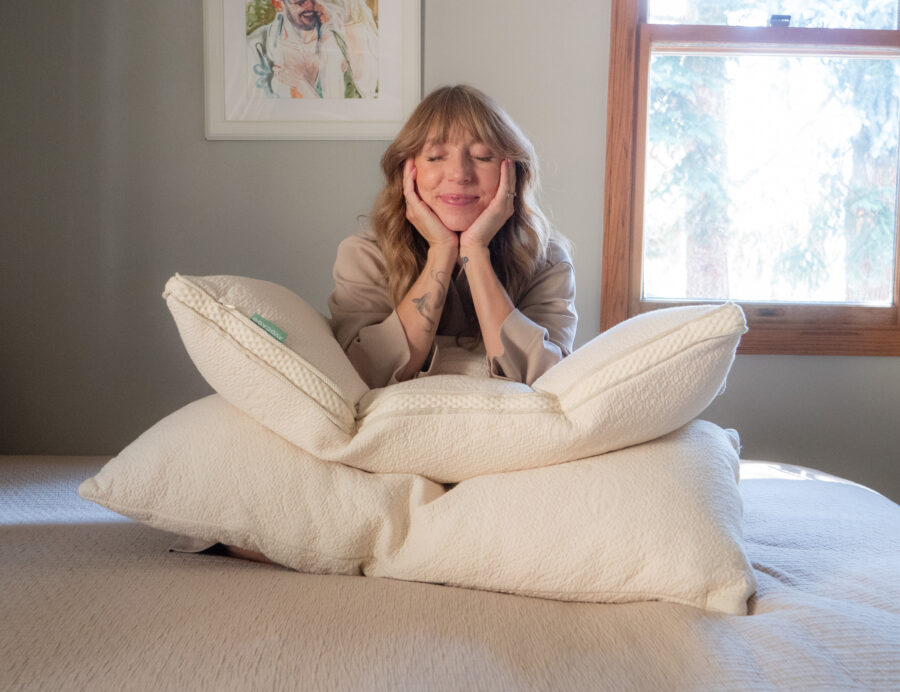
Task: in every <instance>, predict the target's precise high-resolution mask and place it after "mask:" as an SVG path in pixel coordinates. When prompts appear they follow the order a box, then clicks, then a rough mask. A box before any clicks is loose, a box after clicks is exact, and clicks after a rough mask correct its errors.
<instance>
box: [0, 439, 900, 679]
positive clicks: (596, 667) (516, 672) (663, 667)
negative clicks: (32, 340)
mask: <svg viewBox="0 0 900 692" xmlns="http://www.w3.org/2000/svg"><path fill="white" fill-rule="evenodd" d="M105 461H106V458H97V457H95V458H85V457H78V458H75V457H0V689H4V690H30V689H67V690H82V689H84V690H87V689H90V690H104V689H116V690H146V689H155V690H169V689H216V690H223V689H251V688H252V689H336V690H351V689H352V690H404V689H436V690H443V689H447V690H460V689H503V690H517V689H524V690H560V689H571V690H584V689H599V688H607V689H723V688H729V689H785V688H795V689H796V688H805V689H841V690H844V689H898V688H900V507H898V505H896V504H894V503H893V502H891V501H890V500H888V499H887V498H885V497H883V496H881V495H879V494H878V493H875V492H873V491H871V490H869V489H867V488H864V487H862V486H859V485H856V484H854V483H851V482H849V481H845V480H843V479H840V478H836V477H834V476H829V475H827V474H824V473H821V472H818V471H814V470H811V469H803V468H799V467H790V466H785V465H779V464H774V463H761V462H744V463H742V480H741V486H740V487H741V494H742V497H743V500H744V522H745V525H744V533H745V539H746V549H747V553H748V555H749V557H750V559H751V562H752V564H753V567H754V570H755V572H756V578H757V581H758V583H759V589H758V592H757V595H756V596H754V597H753V598H752V599H751V602H750V615H748V616H730V615H720V614H710V613H708V612H703V611H701V610H697V609H695V608H692V607H689V606H681V605H676V604H671V603H661V602H647V603H634V604H625V605H606V604H588V603H563V602H557V601H550V600H541V599H535V598H526V597H522V596H512V595H505V594H499V593H490V592H482V591H474V590H469V589H458V588H452V587H446V586H440V585H434V584H421V583H413V582H401V581H395V580H390V579H376V578H366V577H345V576H316V575H307V574H300V573H297V572H293V571H290V570H288V569H285V568H282V567H278V566H274V565H264V564H258V563H252V562H247V561H243V560H237V559H233V558H228V557H220V556H211V555H193V554H183V553H174V552H170V551H169V550H168V548H169V546H170V545H171V543H172V538H173V537H172V536H171V535H170V534H166V533H163V532H161V531H158V530H155V529H152V528H149V527H146V526H144V525H141V524H138V523H135V522H132V521H129V520H127V519H124V518H123V517H120V516H118V515H116V514H113V513H112V512H109V511H108V510H105V509H103V508H102V507H99V506H98V505H95V504H92V503H89V502H86V501H84V500H82V499H81V498H79V497H78V495H77V493H76V488H77V486H78V484H79V483H80V482H81V481H83V480H84V479H86V478H88V477H90V476H92V475H94V474H95V473H96V472H97V471H98V470H99V468H100V466H101V465H102V464H103V462H105Z"/></svg>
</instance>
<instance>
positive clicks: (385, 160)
mask: <svg viewBox="0 0 900 692" xmlns="http://www.w3.org/2000/svg"><path fill="white" fill-rule="evenodd" d="M459 132H465V133H467V134H469V135H471V136H472V137H473V138H475V139H476V140H478V141H479V142H482V143H483V144H485V145H487V146H488V147H490V149H491V150H492V151H493V152H494V154H495V155H496V156H499V157H501V158H503V157H508V158H509V159H510V161H513V162H515V165H516V197H515V202H514V207H515V211H514V212H513V215H512V216H511V217H510V219H509V220H508V221H507V222H506V223H505V224H504V225H503V227H502V228H501V229H500V230H499V231H498V232H497V234H496V235H495V236H494V238H493V239H492V240H491V242H490V245H489V249H490V253H491V264H492V265H493V267H494V271H495V272H496V273H497V278H498V279H499V280H500V282H501V283H502V284H503V287H504V288H505V289H506V292H507V293H508V294H509V297H510V299H512V301H513V303H515V302H516V301H517V300H518V298H519V297H520V296H521V295H522V293H523V292H524V290H525V289H526V288H527V286H528V283H529V282H530V281H531V279H532V278H533V277H534V275H535V273H536V272H537V271H538V270H539V269H540V268H541V266H542V265H543V264H544V263H545V262H546V258H547V247H548V244H549V242H550V240H551V238H552V239H555V240H557V242H560V243H562V244H563V245H567V244H568V241H566V239H565V238H563V237H562V236H561V235H559V234H558V233H556V232H555V231H554V230H553V229H551V227H550V224H549V222H548V221H547V218H546V216H544V213H543V212H542V211H541V209H540V207H539V206H538V203H537V199H536V192H537V189H538V163H537V157H536V155H535V152H534V147H533V146H532V144H531V142H529V141H528V139H527V138H526V137H525V135H524V134H522V131H521V130H520V129H519V128H518V126H516V124H515V123H514V122H513V121H512V119H510V117H509V116H508V115H507V114H506V113H505V112H504V111H503V109H502V108H500V107H499V106H498V105H497V104H495V103H494V102H493V101H492V100H491V99H490V98H488V97H487V96H486V95H485V94H483V93H482V92H481V91H479V90H478V89H475V88H474V87H470V86H466V85H457V86H446V87H441V88H439V89H436V90H435V91H433V92H431V93H430V94H429V95H428V96H426V97H425V99H424V100H423V101H422V102H421V103H420V104H419V105H418V106H417V107H416V109H415V110H414V111H413V113H412V115H411V116H410V117H409V120H407V121H406V124H405V125H404V126H403V129H402V130H400V134H398V135H397V137H396V139H394V141H393V142H392V143H391V144H390V146H388V148H387V151H385V152H384V156H382V158H381V169H382V171H383V172H384V177H385V185H384V187H383V188H382V190H381V192H380V193H379V194H378V197H377V198H376V200H375V206H374V208H373V209H372V215H371V220H372V228H373V230H374V232H375V235H376V237H377V239H378V245H379V247H380V249H381V252H382V254H383V255H384V258H385V261H386V263H387V275H388V283H389V287H390V292H391V297H392V299H393V301H394V305H395V306H396V305H398V304H399V303H400V301H401V300H402V299H403V297H404V296H405V295H406V293H407V291H409V288H410V287H411V286H412V284H413V283H414V282H415V280H416V278H417V277H418V276H419V274H420V273H421V271H422V269H423V267H424V266H425V259H426V254H427V252H428V243H427V241H426V240H425V239H424V238H423V237H422V236H421V235H420V234H419V232H418V231H417V230H416V229H415V227H414V226H413V225H412V224H411V223H410V222H409V221H407V219H406V207H405V204H404V196H403V166H404V163H405V162H406V160H407V159H408V158H410V157H414V156H416V155H417V154H418V153H419V152H421V151H422V149H423V148H424V147H425V142H426V141H427V140H429V139H430V140H433V141H436V142H437V143H443V142H445V141H446V140H448V139H449V138H451V137H453V136H455V135H456V134H457V133H459Z"/></svg>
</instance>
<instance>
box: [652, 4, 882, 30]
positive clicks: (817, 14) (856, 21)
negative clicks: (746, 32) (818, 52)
mask: <svg viewBox="0 0 900 692" xmlns="http://www.w3.org/2000/svg"><path fill="white" fill-rule="evenodd" d="M775 14H778V15H790V17H791V22H790V25H791V26H799V27H815V28H825V29H896V28H898V16H897V15H898V2H897V0H781V2H777V1H776V2H761V1H760V0H648V7H647V15H648V16H647V21H649V22H650V23H651V24H706V25H727V26H766V25H767V24H768V23H769V17H770V16H771V15H775Z"/></svg>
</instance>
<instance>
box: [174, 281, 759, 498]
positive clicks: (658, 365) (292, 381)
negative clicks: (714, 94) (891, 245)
mask: <svg viewBox="0 0 900 692" xmlns="http://www.w3.org/2000/svg"><path fill="white" fill-rule="evenodd" d="M164 296H165V298H166V300H167V303H168V305H169V309H170V310H171V312H172V315H173V316H174V318H175V321H176V324H177V325H178V329H179V332H180V334H181V337H182V340H183V341H184V344H185V347H186V348H187V351H188V353H189V354H190V356H191V358H192V359H193V361H194V363H195V364H196V365H197V368H198V370H199V371H200V373H201V374H202V375H203V376H204V377H205V378H206V380H207V381H208V382H209V384H210V385H211V386H212V387H213V388H214V389H215V390H216V391H217V392H219V393H220V394H221V395H222V396H223V397H224V398H225V399H226V400H227V401H228V402H230V403H231V404H232V405H234V406H235V407H237V408H238V409H240V410H242V411H244V412H245V413H246V414H248V415H250V416H251V417H253V418H255V419H256V420H258V421H259V422H260V423H262V424H263V425H265V426H266V427H268V428H269V429H270V430H272V431H274V432H276V433H278V434H279V435H281V436H282V437H284V438H285V439H286V440H288V441H290V442H292V443H294V444H295V445H297V446H298V447H300V448H301V449H304V450H306V451H307V452H309V453H310V454H313V455H314V456H315V457H317V458H319V459H326V460H329V461H337V462H340V463H343V464H347V465H350V466H355V467H357V468H360V469H363V470H366V471H372V472H389V473H415V474H421V475H424V476H426V477H428V478H430V479H432V480H434V481H437V482H440V483H456V482H459V481H461V480H464V479H466V478H471V477H473V476H478V475H482V474H488V473H497V472H503V471H512V470H518V469H528V468H536V467H540V466H548V465H552V464H558V463H561V462H566V461H570V460H573V459H582V458H585V457H589V456H593V455H596V454H602V453H604V452H608V451H611V450H615V449H621V448H624V447H628V446H631V445H635V444H639V443H641V442H645V441H647V440H652V439H655V438H657V437H660V436H661V435H665V434H667V433H669V432H671V431H673V430H675V429H677V428H680V427H681V426H683V425H685V424H686V423H688V422H689V421H691V420H693V419H694V418H695V417H697V416H698V415H699V414H700V413H701V412H702V411H703V410H704V409H705V408H706V407H707V406H708V405H709V403H710V402H711V401H712V400H713V398H715V396H716V395H717V394H718V393H719V391H720V390H721V389H722V387H723V385H724V383H725V378H726V376H727V374H728V371H729V369H730V367H731V363H732V361H733V359H734V353H735V349H736V348H737V345H738V342H739V340H740V337H741V335H742V334H743V333H744V332H745V331H746V324H745V321H744V315H743V312H742V311H741V309H740V308H739V307H738V306H736V305H734V304H733V303H725V304H722V305H708V306H696V307H681V308H670V309H665V310H658V311H654V312H651V313H647V314H645V315H641V316H639V317H636V318H633V319H631V320H628V321H626V322H623V323H622V324H620V325H618V326H616V327H614V328H613V329H610V330H609V331H607V332H605V333H603V334H601V335H599V336H598V337H596V338H595V339H593V340H592V341H590V342H589V343H587V344H585V345H584V346H582V347H581V348H580V349H578V350H577V351H575V352H574V353H573V354H572V355H570V356H569V357H568V358H566V359H564V360H563V361H561V362H560V363H558V364H557V365H556V366H554V367H553V368H551V369H550V370H549V371H547V372H546V373H545V374H544V375H543V376H542V377H540V378H538V380H536V381H535V382H534V383H533V386H531V387H529V386H527V385H524V384H521V383H517V382H510V381H508V380H503V379H491V378H486V377H473V376H467V375H434V376H431V377H424V378H419V379H414V380H410V381H408V382H401V383H399V384H395V385H390V386H388V387H383V388H380V389H373V390H369V389H368V387H367V386H366V384H365V383H364V382H363V381H362V379H361V378H360V377H359V376H358V375H357V373H356V372H355V370H354V369H353V366H352V365H351V363H350V361H349V360H348V359H347V357H346V356H345V354H344V353H343V351H342V350H341V348H340V346H339V345H338V343H337V342H336V341H335V339H334V338H333V336H332V334H331V330H330V328H329V325H328V322H327V321H326V320H325V318H324V317H322V316H321V315H319V314H318V313H317V312H316V311H315V310H314V309H313V308H312V307H310V306H309V305H308V304H307V303H306V302H305V301H304V300H303V299H302V298H300V297H299V296H297V295H296V294H294V293H292V292H291V291H289V290H288V289H286V288H284V287H282V286H278V285H276V284H272V283H269V282H265V281H259V280H255V279H248V278H243V277H235V276H209V277H186V276H180V275H176V276H174V277H173V278H172V279H170V280H169V282H168V283H167V285H166V290H165V293H164Z"/></svg>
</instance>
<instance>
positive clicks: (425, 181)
mask: <svg viewBox="0 0 900 692" xmlns="http://www.w3.org/2000/svg"><path fill="white" fill-rule="evenodd" d="M440 179H441V176H440V173H439V172H438V171H436V170H435V169H434V167H433V166H429V165H425V166H421V165H420V164H419V163H418V162H417V163H416V189H417V190H418V191H419V194H420V195H427V194H430V193H432V192H434V190H435V188H436V187H437V185H438V183H439V182H440Z"/></svg>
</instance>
